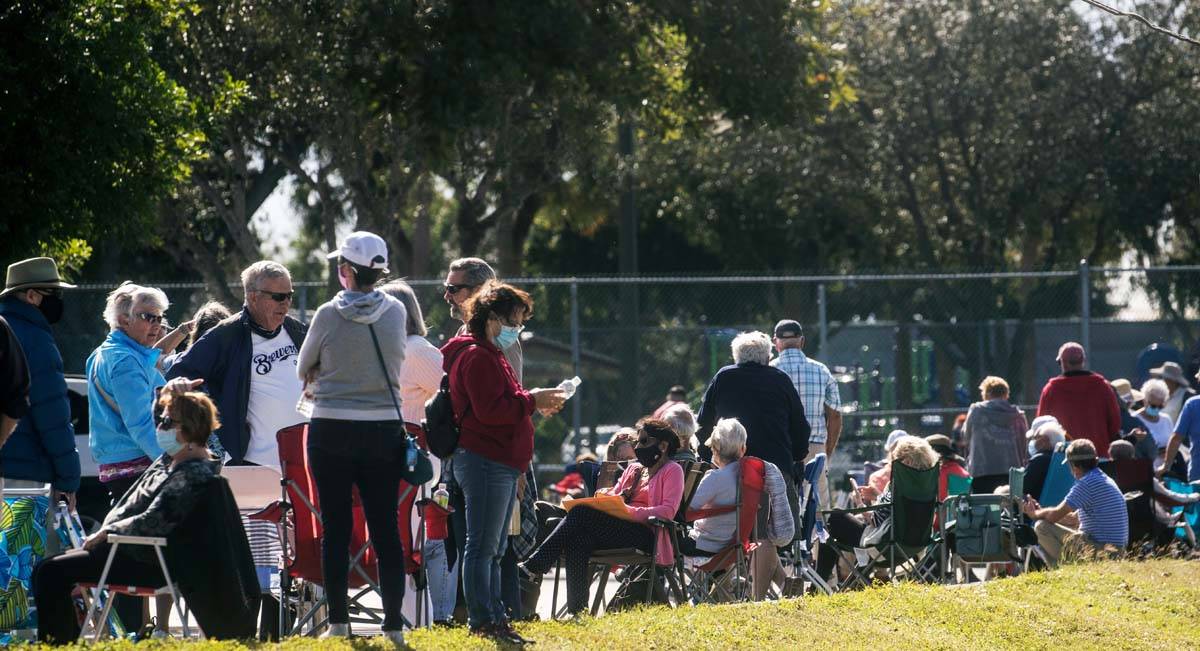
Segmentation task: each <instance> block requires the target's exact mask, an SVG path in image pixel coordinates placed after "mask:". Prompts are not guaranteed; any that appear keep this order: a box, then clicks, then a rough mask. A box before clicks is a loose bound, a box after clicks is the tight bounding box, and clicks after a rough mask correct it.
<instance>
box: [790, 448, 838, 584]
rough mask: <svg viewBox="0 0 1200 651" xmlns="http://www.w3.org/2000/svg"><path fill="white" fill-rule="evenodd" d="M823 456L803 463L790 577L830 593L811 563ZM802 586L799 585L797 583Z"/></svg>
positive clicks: (824, 459)
mask: <svg viewBox="0 0 1200 651" xmlns="http://www.w3.org/2000/svg"><path fill="white" fill-rule="evenodd" d="M826 461H827V457H826V456H825V454H824V453H821V454H818V455H817V456H815V457H813V458H812V459H811V460H809V462H808V463H806V464H804V482H803V484H802V487H801V495H800V505H801V511H800V522H799V523H797V530H798V532H799V535H797V536H796V539H795V540H794V541H793V552H792V555H793V559H794V561H793V564H792V578H793V579H799V580H800V581H801V582H805V581H807V582H808V584H809V585H811V586H812V587H813V588H814V589H815V590H820V591H821V592H823V593H825V594H833V588H831V587H829V584H828V583H827V582H826V581H825V579H823V578H822V577H821V575H820V573H818V572H817V569H816V568H815V567H813V556H812V549H813V544H814V543H813V535H814V534H815V533H816V529H817V513H819V512H820V510H821V506H820V505H821V499H820V494H819V488H818V480H819V478H820V477H821V473H822V472H824V470H825V462H826ZM801 588H803V585H801Z"/></svg>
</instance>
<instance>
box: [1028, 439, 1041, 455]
mask: <svg viewBox="0 0 1200 651" xmlns="http://www.w3.org/2000/svg"><path fill="white" fill-rule="evenodd" d="M1025 449H1026V450H1029V456H1031V457H1032V456H1035V455H1036V454H1037V453H1038V451H1037V441H1030V442H1029V443H1027V444H1026V447H1025Z"/></svg>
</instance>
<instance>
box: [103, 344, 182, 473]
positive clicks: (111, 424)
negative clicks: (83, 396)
mask: <svg viewBox="0 0 1200 651" xmlns="http://www.w3.org/2000/svg"><path fill="white" fill-rule="evenodd" d="M161 352H162V351H160V350H158V349H157V348H147V347H145V346H143V345H141V344H139V343H138V342H136V341H134V340H133V338H131V337H130V336H129V335H127V334H125V333H124V332H122V331H120V330H113V331H112V332H110V333H108V338H107V339H105V340H104V343H102V344H100V347H99V348H97V349H96V350H94V351H92V354H91V355H88V359H87V376H88V426H89V431H90V434H89V435H88V447H90V448H91V449H92V457H93V458H94V459H96V463H99V464H110V463H121V462H123V461H133V460H134V459H137V458H139V457H143V456H145V457H150V458H151V459H157V458H158V457H160V456H162V453H163V451H162V448H160V447H158V441H157V440H156V437H155V435H154V430H155V428H154V400H155V398H156V396H157V390H158V389H159V388H160V387H162V386H163V385H164V384H166V380H164V379H163V376H162V373H159V372H158V368H157V367H156V366H155V364H156V363H157V362H158V356H159V355H160V354H161ZM110 401H111V404H110Z"/></svg>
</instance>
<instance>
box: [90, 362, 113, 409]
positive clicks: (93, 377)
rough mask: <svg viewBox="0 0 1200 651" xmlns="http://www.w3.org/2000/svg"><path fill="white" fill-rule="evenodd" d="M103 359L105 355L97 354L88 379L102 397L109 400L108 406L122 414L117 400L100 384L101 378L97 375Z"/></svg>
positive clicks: (105, 400)
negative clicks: (97, 368) (97, 369)
mask: <svg viewBox="0 0 1200 651" xmlns="http://www.w3.org/2000/svg"><path fill="white" fill-rule="evenodd" d="M102 359H103V357H102V356H101V355H99V354H97V355H96V362H95V363H94V364H92V374H91V375H90V376H89V377H88V379H89V380H91V385H92V386H93V387H95V389H96V392H97V393H99V394H100V397H101V398H104V402H107V403H108V406H109V407H110V408H111V409H112V410H113V411H114V412H116V413H117V415H118V416H120V415H121V408H120V407H118V406H117V401H116V400H113V398H112V396H110V395H108V392H107V391H105V390H104V387H102V386H100V379H99V377H97V375H96V367H98V366H100V360H102Z"/></svg>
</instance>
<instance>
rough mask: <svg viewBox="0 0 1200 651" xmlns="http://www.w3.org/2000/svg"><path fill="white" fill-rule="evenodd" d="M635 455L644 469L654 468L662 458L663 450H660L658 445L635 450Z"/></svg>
mask: <svg viewBox="0 0 1200 651" xmlns="http://www.w3.org/2000/svg"><path fill="white" fill-rule="evenodd" d="M633 453H634V454H635V455H637V460H638V463H640V464H642V467H644V468H650V467H652V466H653V465H654V464H656V463H658V460H659V458H661V457H662V450H659V449H658V443H655V444H654V445H648V446H646V447H644V448H634V449H633Z"/></svg>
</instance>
